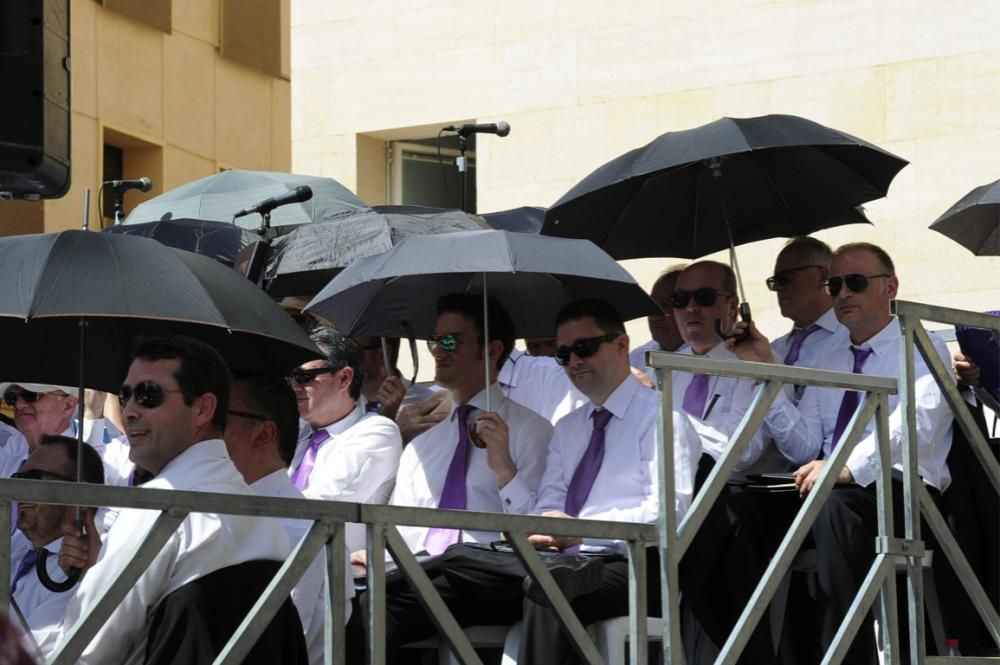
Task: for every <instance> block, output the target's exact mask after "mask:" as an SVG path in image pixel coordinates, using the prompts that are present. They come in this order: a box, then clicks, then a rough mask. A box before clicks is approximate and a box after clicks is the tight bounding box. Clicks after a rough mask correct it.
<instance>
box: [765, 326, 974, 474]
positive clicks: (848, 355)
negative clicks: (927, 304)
mask: <svg viewBox="0 0 1000 665" xmlns="http://www.w3.org/2000/svg"><path fill="white" fill-rule="evenodd" d="M930 337H931V340H932V341H933V343H934V348H935V350H936V351H937V353H938V356H940V358H941V360H942V361H943V362H944V363H945V366H946V367H948V366H950V364H951V356H950V354H949V353H948V348H947V347H946V346H945V344H944V342H942V341H941V340H940V339H939V338H938V337H937V336H936V335H933V334H931V336H930ZM901 339H902V334H901V332H900V329H899V322H898V321H896V319H893V320H892V321H891V322H889V324H888V325H886V326H885V328H883V329H882V330H881V331H879V332H878V333H877V334H875V335H874V336H873V337H872V338H871V339H869V340H868V341H867V342H865V343H864V344H861V345H860V348H863V349H868V348H870V349H872V351H873V353H872V354H871V355H870V356H869V357H868V359H867V360H866V361H865V364H864V367H863V369H862V373H863V374H868V375H872V376H888V377H894V378H897V377H898V378H902V377H901V375H900V368H899V343H900V340H901ZM914 358H915V362H914V368H915V372H916V381H915V388H916V407H917V408H916V411H917V441H918V446H917V462H918V467H919V473H920V475H921V476H922V477H923V479H924V482H926V483H927V484H929V485H931V486H932V487H936V488H937V489H939V490H941V491H942V492H943V491H944V490H946V489H947V488H948V484H949V483H950V482H951V474H950V473H949V472H948V465H947V463H946V460H947V457H948V451H949V450H951V433H952V421H953V419H954V417H953V415H952V412H951V409H950V408H949V407H948V404H947V402H946V401H945V399H944V395H942V393H941V390H940V389H939V388H938V386H937V383H936V382H935V381H934V378H933V377H932V376H931V375H930V371H929V370H928V369H927V365H926V364H925V363H924V361H923V358H922V357H921V356H920V354H919V353H918V352H914ZM816 363H817V364H816V367H817V368H818V369H829V370H836V371H840V372H851V371H852V370H853V369H854V354H853V353H852V352H851V346H850V339H849V338H848V339H847V340H846V341H845V342H844V343H843V344H842V345H840V346H839V347H838V348H831V349H829V350H828V351H827V352H825V353H823V354H821V355H820V356H819V357H818V358H817V360H816ZM952 380H954V379H952ZM844 393H845V391H844V390H839V389H833V388H817V387H814V386H809V387H807V388H806V390H805V392H804V393H803V395H802V400H801V401H800V402H799V406H798V411H797V412H795V411H793V410H787V409H786V410H785V411H784V412H782V411H780V410H779V409H778V408H772V409H771V410H770V411H769V412H768V418H767V425H768V427H769V429H770V431H771V432H772V434H773V435H774V437H775V438H776V439H779V441H781V440H783V441H784V443H786V444H787V445H793V446H801V447H807V446H812V447H815V449H816V450H819V449H820V447H822V451H823V453H824V454H825V456H826V457H829V456H830V455H831V454H832V453H833V434H834V429H835V427H836V423H837V414H838V413H839V412H840V403H841V400H842V399H843V397H844ZM780 399H781V397H779V400H780ZM859 402H860V400H859ZM775 407H780V404H779V403H778V402H777V401H776V402H775ZM889 410H890V415H889V431H890V438H889V441H890V446H889V447H890V450H891V452H892V462H893V466H894V467H895V468H897V469H902V463H901V454H902V443H901V441H902V437H903V415H904V414H903V413H902V412H901V410H900V409H899V396H898V395H889ZM845 434H846V431H845ZM876 450H877V444H876V439H875V421H874V419H873V420H872V422H870V423H868V426H867V427H866V428H865V433H864V435H863V436H862V438H861V441H860V442H859V443H858V445H857V446H856V447H855V448H854V450H853V451H852V452H851V455H850V457H849V458H848V460H847V468H848V469H849V470H850V472H851V475H852V476H853V477H854V482H856V483H857V484H858V485H862V486H865V487H867V486H868V485H870V484H871V483H873V482H874V481H875V478H876V477H877V476H878V458H877V455H876Z"/></svg>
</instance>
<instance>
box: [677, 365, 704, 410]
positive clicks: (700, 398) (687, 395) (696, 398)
mask: <svg viewBox="0 0 1000 665" xmlns="http://www.w3.org/2000/svg"><path fill="white" fill-rule="evenodd" d="M707 399H708V374H695V375H694V376H692V377H691V383H689V384H688V387H687V389H686V390H685V391H684V404H683V405H682V406H683V408H684V410H685V411H687V412H688V413H690V414H691V415H692V416H694V417H695V418H701V414H702V413H704V412H705V400H707Z"/></svg>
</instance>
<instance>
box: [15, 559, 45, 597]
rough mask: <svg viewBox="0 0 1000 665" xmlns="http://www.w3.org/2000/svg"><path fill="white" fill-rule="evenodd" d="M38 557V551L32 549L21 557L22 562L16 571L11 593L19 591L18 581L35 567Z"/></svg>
mask: <svg viewBox="0 0 1000 665" xmlns="http://www.w3.org/2000/svg"><path fill="white" fill-rule="evenodd" d="M36 559H38V551H37V550H33V549H31V550H28V551H27V553H26V554H25V555H24V558H23V559H21V563H19V564H17V571H16V572H15V573H14V579H13V580H12V581H11V583H10V593H11V595H13V594H14V592H15V591H17V583H18V581H19V580H20V579H21V578H22V577H24V576H25V575H27V574H28V572H29V571H31V569H32V568H34V567H35V560H36Z"/></svg>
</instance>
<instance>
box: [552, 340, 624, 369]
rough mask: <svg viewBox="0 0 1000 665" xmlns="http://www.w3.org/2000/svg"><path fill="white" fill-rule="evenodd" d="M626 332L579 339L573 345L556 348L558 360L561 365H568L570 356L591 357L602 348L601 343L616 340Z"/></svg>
mask: <svg viewBox="0 0 1000 665" xmlns="http://www.w3.org/2000/svg"><path fill="white" fill-rule="evenodd" d="M624 334H625V333H620V332H613V333H608V334H607V335H600V336H598V337H588V338H586V339H578V340H576V341H575V342H573V346H560V347H559V348H558V349H556V356H555V358H556V362H557V363H559V364H560V365H568V364H569V361H570V356H573V355H575V356H576V357H577V358H589V357H590V356H592V355H594V354H595V353H597V350H598V349H599V348H601V344H604V343H605V342H610V341H612V340H616V339H618V338H619V337H621V336H622V335H624Z"/></svg>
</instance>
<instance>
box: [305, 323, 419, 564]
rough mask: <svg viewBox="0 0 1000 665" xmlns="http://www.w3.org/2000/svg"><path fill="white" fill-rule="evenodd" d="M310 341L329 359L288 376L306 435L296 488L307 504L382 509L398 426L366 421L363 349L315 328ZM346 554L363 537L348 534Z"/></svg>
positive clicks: (355, 531) (354, 530) (380, 419)
mask: <svg viewBox="0 0 1000 665" xmlns="http://www.w3.org/2000/svg"><path fill="white" fill-rule="evenodd" d="M310 337H311V339H312V340H313V341H314V342H315V343H316V346H318V347H319V349H320V351H322V352H323V353H325V354H326V359H325V360H311V361H309V362H307V363H306V364H304V365H302V366H301V367H299V368H298V369H297V370H295V371H294V372H292V373H291V375H290V376H289V383H290V385H291V387H292V390H293V391H295V397H296V399H297V400H298V405H299V417H300V418H302V419H303V420H305V421H306V422H307V423H308V424H309V431H308V432H306V434H305V436H302V437H301V438H300V439H299V442H298V447H297V448H296V450H295V456H294V457H293V458H292V464H291V466H290V468H289V474H290V476H291V479H292V484H293V485H295V487H297V488H298V489H300V490H301V491H302V493H303V494H304V495H305V496H306V497H308V498H310V499H328V500H331V501H353V502H357V503H385V502H386V501H387V500H388V499H389V494H391V493H392V487H393V483H394V482H395V479H396V468H397V467H398V466H399V456H400V454H401V453H402V449H403V444H402V441H401V439H400V436H399V428H398V427H397V426H396V423H394V422H393V421H391V420H389V419H388V418H386V417H384V416H380V415H378V414H377V413H365V410H364V408H362V406H361V404H360V403H359V401H358V400H359V399H360V398H361V385H362V384H363V383H364V379H365V376H364V362H363V359H362V355H361V349H359V348H358V345H357V344H355V343H354V341H353V340H351V339H350V338H349V337H345V336H344V335H342V334H340V333H339V332H337V331H335V330H333V329H332V328H329V327H325V326H317V327H316V328H314V329H313V331H312V332H311V333H310ZM346 537H347V546H348V548H350V549H351V550H352V551H353V550H356V549H360V548H363V547H364V546H365V529H364V527H363V526H362V525H360V524H350V525H348V527H347V533H346Z"/></svg>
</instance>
